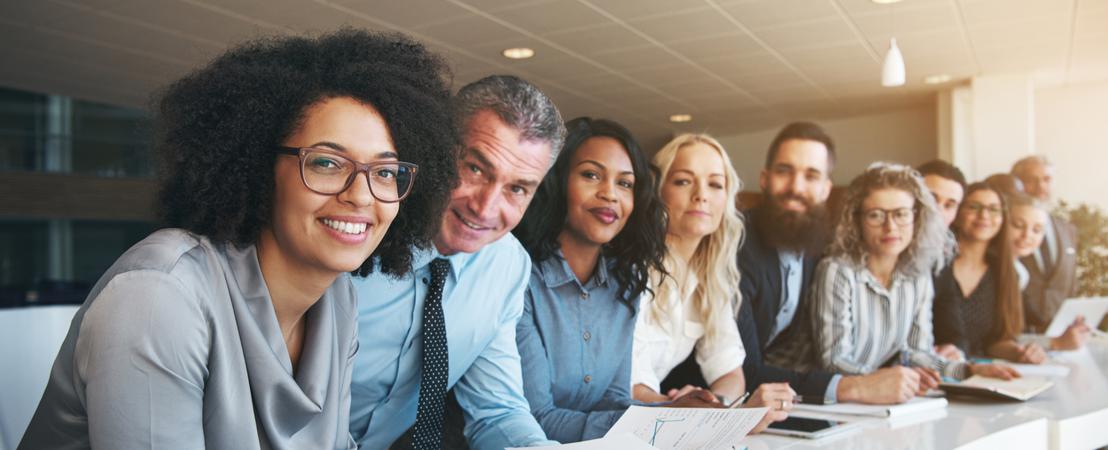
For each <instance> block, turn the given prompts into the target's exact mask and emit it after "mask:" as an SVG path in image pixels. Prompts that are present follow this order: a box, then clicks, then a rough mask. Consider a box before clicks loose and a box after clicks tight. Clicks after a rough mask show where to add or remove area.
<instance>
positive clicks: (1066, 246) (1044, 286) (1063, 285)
mask: <svg viewBox="0 0 1108 450" xmlns="http://www.w3.org/2000/svg"><path fill="white" fill-rule="evenodd" d="M1050 221H1051V229H1052V230H1053V232H1054V235H1055V237H1056V242H1057V243H1058V260H1057V262H1055V264H1054V269H1053V270H1052V271H1051V272H1050V273H1044V270H1043V268H1042V267H1041V266H1039V263H1038V262H1037V261H1035V255H1030V256H1025V257H1023V258H1020V262H1021V263H1023V265H1024V267H1026V268H1027V272H1028V275H1029V277H1028V282H1027V288H1025V289H1024V290H1023V305H1024V312H1025V313H1026V316H1027V325H1028V327H1029V328H1030V329H1031V330H1032V331H1037V332H1042V331H1044V330H1046V327H1047V326H1049V325H1050V320H1051V319H1052V318H1054V313H1056V312H1058V308H1059V307H1061V306H1062V302H1063V301H1065V300H1066V299H1067V298H1070V297H1072V296H1073V295H1074V294H1076V293H1077V248H1076V243H1077V227H1074V226H1073V224H1071V223H1069V222H1066V221H1065V220H1063V219H1061V218H1059V217H1056V216H1053V215H1052V216H1050Z"/></svg>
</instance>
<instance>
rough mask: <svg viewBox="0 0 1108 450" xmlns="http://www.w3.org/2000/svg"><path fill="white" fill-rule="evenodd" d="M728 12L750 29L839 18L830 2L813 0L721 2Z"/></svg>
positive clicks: (742, 0)
mask: <svg viewBox="0 0 1108 450" xmlns="http://www.w3.org/2000/svg"><path fill="white" fill-rule="evenodd" d="M719 3H720V5H721V7H722V8H723V10H724V11H727V12H728V13H730V14H731V16H732V17H734V18H735V19H736V20H738V21H739V22H740V23H742V24H743V25H746V26H747V27H749V28H771V27H776V26H779V25H785V24H790V23H796V22H806V21H811V20H817V19H830V18H838V16H839V14H838V12H837V11H835V8H834V7H833V6H831V3H830V2H826V1H820V2H814V1H811V0H772V1H766V0H761V1H752V0H740V1H721V2H719Z"/></svg>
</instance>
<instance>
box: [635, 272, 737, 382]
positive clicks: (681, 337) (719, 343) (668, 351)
mask: <svg viewBox="0 0 1108 450" xmlns="http://www.w3.org/2000/svg"><path fill="white" fill-rule="evenodd" d="M689 280H690V282H689V283H688V285H686V286H685V289H684V291H683V292H682V293H681V294H680V296H679V298H671V299H670V305H674V306H675V307H674V308H673V309H672V310H671V311H669V314H668V317H664V318H662V320H661V322H658V321H655V320H654V319H653V314H652V312H651V309H652V305H651V302H652V301H653V296H652V295H651V294H650V293H649V292H644V293H643V295H642V298H641V299H640V304H639V316H638V319H637V320H636V324H635V339H634V349H633V351H632V356H631V386H632V387H634V386H635V385H636V384H642V385H645V386H646V387H649V388H651V389H653V390H654V392H658V393H661V387H660V385H661V381H662V380H663V379H664V378H665V377H666V375H669V372H670V371H671V370H673V368H674V367H677V365H678V364H680V363H681V362H682V361H684V360H685V358H688V357H689V353H691V352H692V351H693V349H694V348H695V350H696V362H697V364H700V371H701V373H702V374H703V375H704V379H705V380H707V381H708V383H709V384H711V383H714V382H715V381H716V380H718V379H719V378H720V377H722V376H723V375H726V374H727V373H728V372H731V371H734V370H739V369H740V368H742V365H743V359H744V358H746V350H745V349H744V348H743V344H742V339H741V338H740V337H739V328H738V325H737V324H736V322H735V314H734V310H733V309H732V306H731V301H730V299H728V300H727V301H725V305H724V306H723V307H721V308H720V310H719V311H718V313H717V314H716V317H715V318H713V320H714V321H715V329H716V330H717V332H716V333H715V334H714V335H709V334H708V333H707V331H708V325H707V324H706V323H705V321H704V319H703V318H701V317H700V314H699V313H698V312H697V311H696V310H695V305H694V304H693V301H692V293H693V292H694V291H695V290H696V286H697V283H696V275H695V274H693V273H690V274H689ZM670 295H674V296H677V295H678V294H677V293H676V292H673V291H671V294H670Z"/></svg>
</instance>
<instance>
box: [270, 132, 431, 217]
mask: <svg viewBox="0 0 1108 450" xmlns="http://www.w3.org/2000/svg"><path fill="white" fill-rule="evenodd" d="M277 152H278V153H280V154H282V155H296V156H299V157H300V179H301V180H302V181H303V182H304V186H307V187H308V189H309V190H311V191H312V192H315V193H317V194H323V195H335V194H338V193H340V192H343V191H345V190H346V189H347V188H349V187H350V184H351V183H353V182H354V178H357V176H358V174H359V173H362V172H365V174H366V178H367V179H369V192H370V194H373V198H375V199H377V200H379V201H382V202H385V203H396V202H399V201H401V200H403V199H404V197H407V196H408V194H409V193H410V192H411V190H412V184H414V183H415V176H416V172H417V171H418V170H419V166H417V165H415V164H412V163H409V162H400V161H378V162H371V163H369V164H362V163H359V162H357V161H352V160H350V158H347V157H345V156H342V155H340V154H338V153H337V152H334V151H331V150H324V149H320V148H312V147H305V148H296V147H284V146H280V147H277Z"/></svg>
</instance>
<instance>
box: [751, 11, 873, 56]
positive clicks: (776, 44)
mask: <svg viewBox="0 0 1108 450" xmlns="http://www.w3.org/2000/svg"><path fill="white" fill-rule="evenodd" d="M753 32H754V35H755V36H758V37H759V38H761V39H762V40H763V41H765V42H766V43H767V44H769V46H771V47H773V48H774V49H776V50H778V51H780V50H786V49H791V48H806V47H820V46H829V45H839V44H843V43H848V42H855V41H857V40H858V38H857V37H856V36H855V35H854V31H852V30H851V29H850V26H848V25H847V24H846V22H844V21H843V20H842V19H841V18H839V17H832V18H828V19H820V20H812V21H808V22H801V23H792V24H788V25H782V26H778V27H774V28H760V29H755V30H754V31H753Z"/></svg>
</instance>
